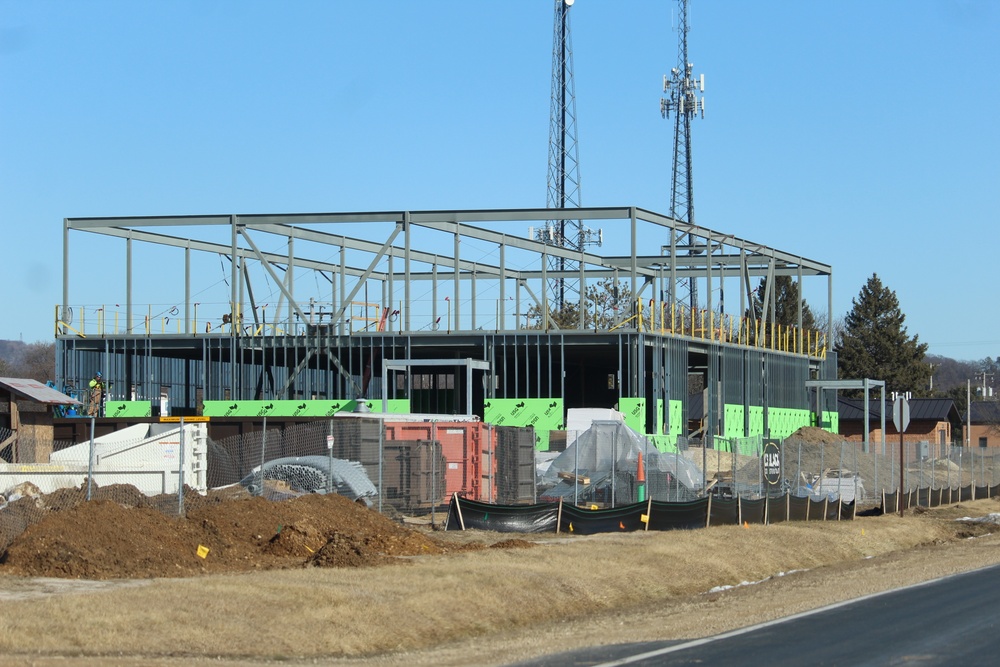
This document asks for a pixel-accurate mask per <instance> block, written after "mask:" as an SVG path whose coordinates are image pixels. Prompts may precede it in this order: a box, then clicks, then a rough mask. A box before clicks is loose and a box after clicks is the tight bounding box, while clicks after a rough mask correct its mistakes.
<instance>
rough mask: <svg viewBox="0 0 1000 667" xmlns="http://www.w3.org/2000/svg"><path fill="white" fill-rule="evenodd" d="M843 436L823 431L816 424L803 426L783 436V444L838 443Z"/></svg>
mask: <svg viewBox="0 0 1000 667" xmlns="http://www.w3.org/2000/svg"><path fill="white" fill-rule="evenodd" d="M842 442H844V437H843V436H841V435H837V434H836V433H830V432H829V431H824V430H823V429H821V428H818V427H816V426H803V427H802V428H800V429H799V430H797V431H795V432H794V433H792V434H791V435H790V436H788V437H787V438H785V445H786V446H787V445H790V444H798V443H802V444H804V445H839V444H840V443H842Z"/></svg>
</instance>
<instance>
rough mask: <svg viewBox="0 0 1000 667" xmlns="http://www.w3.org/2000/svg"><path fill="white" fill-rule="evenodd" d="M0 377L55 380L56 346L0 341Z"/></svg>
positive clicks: (53, 344) (41, 343)
mask: <svg viewBox="0 0 1000 667" xmlns="http://www.w3.org/2000/svg"><path fill="white" fill-rule="evenodd" d="M0 376H4V377H17V378H32V379H34V380H38V381H39V382H48V381H49V380H55V379H56V344H55V343H43V342H40V341H39V342H37V343H25V342H24V341H21V340H0Z"/></svg>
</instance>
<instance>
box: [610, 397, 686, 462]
mask: <svg viewBox="0 0 1000 667" xmlns="http://www.w3.org/2000/svg"><path fill="white" fill-rule="evenodd" d="M669 406H670V415H669V419H670V430H669V432H667V433H664V432H663V431H664V424H663V399H662V398H658V399H656V433H645V434H644V435H645V436H646V437H647V438H649V441H650V442H651V443H653V445H655V446H656V448H657V449H658V450H660V451H661V452H673V451H676V450H677V436H679V435H680V434H681V432H682V428H681V415H682V414H683V404H682V403H681V402H680V401H674V400H672V401H670V402H669ZM618 411H619V412H621V413H623V414H624V415H625V425H626V426H628V427H629V428H630V429H632V430H633V431H636V432H637V433H642V432H643V431H644V430H645V429H646V417H645V412H646V399H644V398H628V397H626V398H621V399H619V401H618Z"/></svg>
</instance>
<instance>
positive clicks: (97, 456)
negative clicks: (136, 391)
mask: <svg viewBox="0 0 1000 667" xmlns="http://www.w3.org/2000/svg"><path fill="white" fill-rule="evenodd" d="M179 426H180V425H179V424H159V423H154V424H136V425H135V426H129V427H127V428H124V429H121V430H119V431H115V432H114V433H110V434H108V435H103V436H101V437H99V438H95V439H94V449H93V452H94V457H93V462H92V463H93V475H94V482H95V483H96V484H97V485H98V486H108V485H110V484H131V485H132V486H134V487H136V488H137V489H138V490H139V491H141V492H142V493H143V494H145V495H147V496H156V495H160V494H164V493H177V491H178V490H179V488H180V484H181V472H182V471H183V477H184V479H183V483H184V485H185V486H188V487H190V488H192V489H195V490H197V491H198V492H200V493H205V492H206V491H207V479H206V469H207V464H208V444H207V443H208V425H207V424H205V423H193V424H185V425H184V434H183V435H184V437H183V441H184V452H183V461H182V457H181V429H180V427H179ZM90 451H91V448H90V441H87V442H82V443H79V444H77V445H73V446H71V447H67V448H66V449H62V450H59V451H58V452H53V453H52V456H51V457H50V459H49V460H50V463H34V464H11V463H8V464H0V493H4V492H6V491H7V490H9V489H11V488H13V487H15V486H17V485H18V484H21V483H22V482H31V483H32V484H34V485H35V486H37V487H38V489H39V490H40V491H41V492H42V493H52V492H53V491H55V490H56V489H62V488H68V487H79V486H80V485H81V484H83V483H85V482H86V480H87V474H88V471H89V469H90V467H91V460H90Z"/></svg>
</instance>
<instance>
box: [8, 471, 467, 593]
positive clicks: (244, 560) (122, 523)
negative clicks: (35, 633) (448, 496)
mask: <svg viewBox="0 0 1000 667" xmlns="http://www.w3.org/2000/svg"><path fill="white" fill-rule="evenodd" d="M117 491H118V493H115V494H114V496H115V498H116V500H114V501H113V500H107V499H103V500H92V501H90V502H76V503H71V502H69V500H68V499H67V496H68V495H71V494H70V493H67V492H60V495H59V496H58V497H49V496H41V497H38V498H23V499H21V500H20V501H18V503H21V504H25V505H27V504H30V505H31V507H32V510H33V512H34V513H37V512H39V511H41V512H43V513H44V515H43V516H42V517H41V518H40V520H37V521H35V522H32V523H31V524H30V525H28V526H27V527H26V528H24V530H23V532H21V533H20V534H19V535H18V536H17V537H14V538H13V540H12V541H11V543H10V545H9V547H8V548H7V549H6V550H5V551H4V552H3V553H2V554H0V574H4V573H6V574H15V575H25V576H36V577H68V578H85V579H117V578H159V577H187V576H194V575H199V574H209V573H225V572H244V571H247V570H254V569H280V568H292V567H310V566H314V567H363V566H371V565H382V564H387V563H393V562H400V558H401V557H407V556H418V555H425V554H439V553H442V552H444V551H446V550H448V547H445V546H443V545H442V544H441V543H439V542H438V541H436V540H433V539H432V538H431V537H430V536H428V535H424V534H423V533H420V532H418V531H416V530H412V529H409V528H407V527H405V526H402V525H400V524H397V523H395V522H394V521H392V520H391V519H389V518H387V517H385V516H383V515H381V514H379V513H378V512H376V511H374V510H371V509H368V508H367V507H365V506H363V505H361V504H359V503H355V502H351V501H350V500H348V499H347V498H344V497H343V496H338V495H332V494H331V495H306V496H301V497H298V498H293V499H290V500H284V501H280V502H274V501H270V500H265V499H263V498H259V497H243V498H236V499H220V498H212V497H209V498H204V497H200V496H198V494H192V495H191V498H192V502H191V503H187V501H185V502H186V503H187V505H186V506H187V507H188V508H189V509H187V512H186V517H179V516H171V515H170V514H166V513H164V512H163V511H160V510H158V509H155V508H154V507H153V505H155V499H148V498H145V497H144V496H143V495H142V494H141V493H139V492H138V491H136V493H135V494H131V493H124V494H123V493H120V492H121V491H123V489H117ZM52 495H55V494H52ZM122 498H127V499H128V500H127V501H126V502H125V503H124V504H123V503H122V502H121V499H122ZM73 500H79V499H78V498H77V497H75V496H74V498H73ZM128 501H131V502H128ZM11 505H12V506H10V507H8V508H6V509H4V510H2V511H0V523H4V522H6V520H7V518H8V517H7V516H6V515H8V512H10V511H11V510H14V512H12V514H14V515H16V514H17V509H18V508H17V507H13V505H14V503H12V504H11ZM35 518H36V519H37V518H38V517H35Z"/></svg>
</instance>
